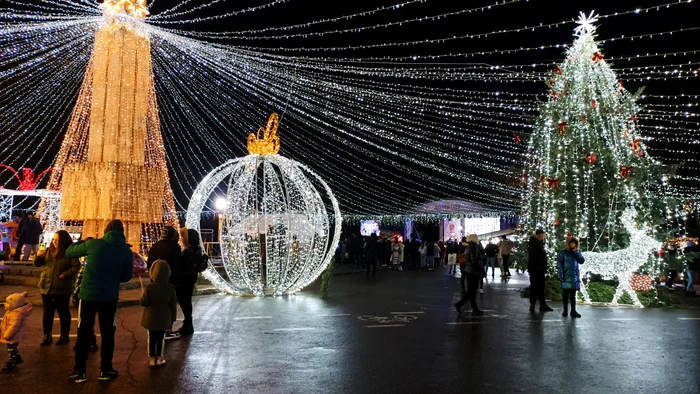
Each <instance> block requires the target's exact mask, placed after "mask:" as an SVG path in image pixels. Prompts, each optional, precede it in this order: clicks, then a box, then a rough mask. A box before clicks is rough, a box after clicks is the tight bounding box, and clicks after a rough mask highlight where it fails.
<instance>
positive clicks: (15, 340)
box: [0, 291, 32, 372]
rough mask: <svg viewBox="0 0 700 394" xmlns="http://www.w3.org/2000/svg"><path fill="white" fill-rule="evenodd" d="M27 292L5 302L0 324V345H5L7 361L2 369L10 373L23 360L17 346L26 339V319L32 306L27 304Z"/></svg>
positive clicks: (14, 295)
mask: <svg viewBox="0 0 700 394" xmlns="http://www.w3.org/2000/svg"><path fill="white" fill-rule="evenodd" d="M26 297H27V292H26V291H25V292H24V293H15V294H10V295H9V296H7V299H6V300H5V316H3V318H2V323H0V343H4V344H6V345H7V353H8V354H9V360H8V361H7V363H5V366H4V367H3V368H2V371H3V372H7V371H11V370H13V369H15V367H17V365H19V364H22V362H23V361H24V360H22V357H21V356H20V355H19V350H18V347H19V344H20V343H21V342H22V341H24V340H25V339H27V318H28V317H29V316H31V314H32V304H30V303H28V302H27V298H26Z"/></svg>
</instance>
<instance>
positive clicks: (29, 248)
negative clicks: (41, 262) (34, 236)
mask: <svg viewBox="0 0 700 394" xmlns="http://www.w3.org/2000/svg"><path fill="white" fill-rule="evenodd" d="M38 251H39V244H31V245H30V244H24V248H23V249H22V260H29V256H30V255H33V256H36V253H37V252H38Z"/></svg>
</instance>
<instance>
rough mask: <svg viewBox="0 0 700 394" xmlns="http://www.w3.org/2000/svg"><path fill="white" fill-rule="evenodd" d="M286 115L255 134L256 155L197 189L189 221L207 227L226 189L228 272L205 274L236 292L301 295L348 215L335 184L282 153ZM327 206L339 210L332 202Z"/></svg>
mask: <svg viewBox="0 0 700 394" xmlns="http://www.w3.org/2000/svg"><path fill="white" fill-rule="evenodd" d="M277 126H278V117H277V114H272V116H271V117H270V120H269V121H268V124H267V128H265V129H264V130H263V129H261V130H260V133H259V135H258V137H260V138H258V137H256V136H255V135H253V134H251V136H250V137H249V139H248V149H249V153H250V154H249V155H248V156H245V157H242V158H238V159H234V160H230V161H228V162H226V163H224V164H222V165H221V166H219V167H218V168H216V169H215V170H214V171H212V172H210V173H209V174H208V175H207V176H206V177H205V178H204V180H202V182H201V183H200V184H199V186H198V187H197V189H196V190H195V192H194V194H193V196H192V199H191V200H190V205H189V207H188V211H187V227H188V228H194V229H199V222H200V215H201V213H202V210H203V209H204V207H205V206H206V205H207V204H208V203H210V201H211V199H212V198H214V199H216V197H215V196H214V195H215V194H216V195H219V196H220V195H221V193H222V192H225V193H226V194H225V195H226V198H225V204H224V203H222V201H219V202H218V203H216V206H217V208H218V209H219V210H220V212H221V229H220V231H221V232H220V242H221V255H222V263H223V268H219V269H220V270H221V271H219V270H217V268H216V267H215V266H214V265H212V264H211V263H210V266H209V268H208V269H207V270H206V271H205V272H204V276H205V277H206V278H207V279H209V280H210V281H211V282H212V284H213V285H214V286H216V287H217V288H218V289H220V290H222V291H224V292H227V293H229V294H235V295H249V294H252V295H255V296H265V295H285V294H293V293H295V292H297V291H299V290H301V289H302V288H304V287H305V286H307V285H308V284H310V283H311V282H313V281H314V280H316V278H318V277H319V275H320V274H321V273H322V272H323V271H324V270H325V268H326V267H327V266H328V264H329V263H330V260H331V258H332V257H333V254H334V251H335V248H336V245H337V244H338V241H339V239H340V231H341V224H342V218H341V214H340V209H339V207H338V202H337V201H336V199H335V197H334V196H333V193H332V192H331V190H330V188H329V187H328V185H327V184H326V183H325V182H324V181H323V179H321V178H320V177H319V176H318V175H316V174H315V173H314V172H313V171H311V170H310V169H309V168H308V167H306V166H305V165H303V164H301V163H298V162H296V161H294V160H290V159H287V158H284V157H282V156H280V155H278V154H277V152H278V151H279V148H280V140H279V137H278V136H277ZM326 204H328V206H329V207H330V209H332V212H330V213H329V211H328V210H327V208H326V206H327V205H326Z"/></svg>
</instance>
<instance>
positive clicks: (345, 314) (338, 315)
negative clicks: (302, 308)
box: [316, 313, 352, 317]
mask: <svg viewBox="0 0 700 394" xmlns="http://www.w3.org/2000/svg"><path fill="white" fill-rule="evenodd" d="M340 316H352V314H350V313H335V314H330V315H316V317H340Z"/></svg>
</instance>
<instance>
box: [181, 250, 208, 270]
mask: <svg viewBox="0 0 700 394" xmlns="http://www.w3.org/2000/svg"><path fill="white" fill-rule="evenodd" d="M203 258H204V250H202V247H201V246H199V245H192V244H190V247H189V248H187V249H185V251H184V252H183V253H182V267H183V268H182V270H183V275H184V276H197V275H198V274H199V272H198V271H197V267H198V266H199V263H200V262H201V261H202V259H203Z"/></svg>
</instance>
